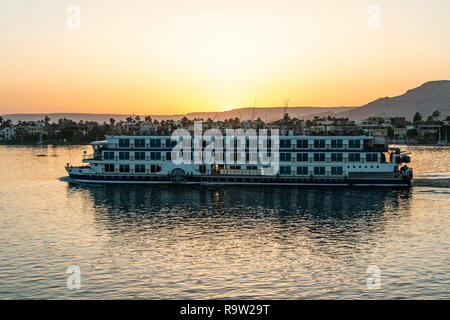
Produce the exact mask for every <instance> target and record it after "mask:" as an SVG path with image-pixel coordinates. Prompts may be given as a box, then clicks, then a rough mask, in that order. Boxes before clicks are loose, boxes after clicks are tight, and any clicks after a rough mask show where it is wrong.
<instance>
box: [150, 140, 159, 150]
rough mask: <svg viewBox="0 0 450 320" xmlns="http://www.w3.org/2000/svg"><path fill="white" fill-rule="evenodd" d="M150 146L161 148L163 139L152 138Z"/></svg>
mask: <svg viewBox="0 0 450 320" xmlns="http://www.w3.org/2000/svg"><path fill="white" fill-rule="evenodd" d="M150 148H161V139H150Z"/></svg>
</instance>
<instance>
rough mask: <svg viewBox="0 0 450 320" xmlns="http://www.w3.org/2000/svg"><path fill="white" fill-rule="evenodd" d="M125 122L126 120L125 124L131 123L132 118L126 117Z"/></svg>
mask: <svg viewBox="0 0 450 320" xmlns="http://www.w3.org/2000/svg"><path fill="white" fill-rule="evenodd" d="M125 120H127V122H133V118H132V117H127V118H126V119H125Z"/></svg>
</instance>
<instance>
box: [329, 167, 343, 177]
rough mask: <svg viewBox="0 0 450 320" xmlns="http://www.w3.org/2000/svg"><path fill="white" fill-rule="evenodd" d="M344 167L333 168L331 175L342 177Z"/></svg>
mask: <svg viewBox="0 0 450 320" xmlns="http://www.w3.org/2000/svg"><path fill="white" fill-rule="evenodd" d="M342 172H343V171H342V167H331V175H332V176H338V175H342Z"/></svg>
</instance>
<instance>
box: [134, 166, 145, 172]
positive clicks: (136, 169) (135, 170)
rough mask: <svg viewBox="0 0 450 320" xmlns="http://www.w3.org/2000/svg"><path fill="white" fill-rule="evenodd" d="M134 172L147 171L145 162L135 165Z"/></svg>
mask: <svg viewBox="0 0 450 320" xmlns="http://www.w3.org/2000/svg"><path fill="white" fill-rule="evenodd" d="M134 172H136V173H143V172H145V165H143V164H138V165H135V166H134Z"/></svg>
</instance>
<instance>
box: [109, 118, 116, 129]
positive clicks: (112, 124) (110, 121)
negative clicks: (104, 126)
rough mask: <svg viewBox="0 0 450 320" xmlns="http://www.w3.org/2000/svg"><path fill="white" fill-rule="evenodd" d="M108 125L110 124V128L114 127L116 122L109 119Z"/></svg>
mask: <svg viewBox="0 0 450 320" xmlns="http://www.w3.org/2000/svg"><path fill="white" fill-rule="evenodd" d="M109 123H110V124H111V127H114V125H115V124H116V120H115V119H113V118H111V119H109Z"/></svg>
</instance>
